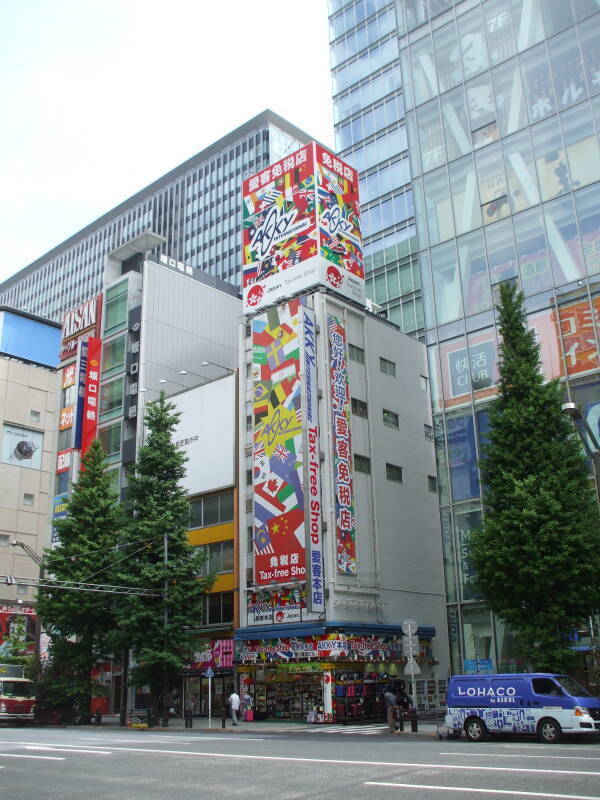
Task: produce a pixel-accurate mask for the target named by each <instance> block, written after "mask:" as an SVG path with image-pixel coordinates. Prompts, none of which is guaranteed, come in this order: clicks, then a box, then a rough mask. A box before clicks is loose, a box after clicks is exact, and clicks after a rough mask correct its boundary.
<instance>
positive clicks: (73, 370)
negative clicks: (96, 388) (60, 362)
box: [62, 364, 77, 389]
mask: <svg viewBox="0 0 600 800" xmlns="http://www.w3.org/2000/svg"><path fill="white" fill-rule="evenodd" d="M76 380H77V364H69V366H68V367H65V368H64V369H63V372H62V388H63V389H68V388H69V386H73V384H74V383H75V381H76Z"/></svg>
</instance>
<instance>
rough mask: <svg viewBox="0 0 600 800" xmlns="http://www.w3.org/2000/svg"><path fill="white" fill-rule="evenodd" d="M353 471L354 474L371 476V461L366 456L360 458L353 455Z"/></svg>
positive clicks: (355, 454)
mask: <svg viewBox="0 0 600 800" xmlns="http://www.w3.org/2000/svg"><path fill="white" fill-rule="evenodd" d="M354 469H355V470H356V472H363V473H364V474H365V475H370V474H371V459H370V458H368V456H361V455H359V454H358V453H354Z"/></svg>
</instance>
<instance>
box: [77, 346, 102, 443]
mask: <svg viewBox="0 0 600 800" xmlns="http://www.w3.org/2000/svg"><path fill="white" fill-rule="evenodd" d="M101 357H102V339H98V338H97V337H91V338H90V339H88V359H87V368H86V371H85V395H84V399H83V423H82V436H81V455H82V456H84V455H85V453H86V452H87V449H88V447H89V446H90V444H91V443H92V442H93V440H94V439H95V438H96V433H97V431H98V395H99V390H100V360H101Z"/></svg>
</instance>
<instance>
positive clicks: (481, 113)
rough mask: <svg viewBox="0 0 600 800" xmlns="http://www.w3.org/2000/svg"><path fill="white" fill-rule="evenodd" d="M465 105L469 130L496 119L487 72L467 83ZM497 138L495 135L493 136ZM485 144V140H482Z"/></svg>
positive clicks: (476, 128) (478, 128)
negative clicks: (469, 121)
mask: <svg viewBox="0 0 600 800" xmlns="http://www.w3.org/2000/svg"><path fill="white" fill-rule="evenodd" d="M466 89H467V105H468V107H469V119H470V120H471V130H472V131H477V130H480V129H481V128H483V127H484V126H486V125H489V124H490V123H491V122H495V121H496V106H495V103H494V94H493V91H492V83H491V80H490V76H489V74H487V75H482V76H481V77H479V78H476V79H475V80H474V81H471V82H470V83H468V84H467V87H466ZM495 138H496V139H497V138H498V137H497V136H496V137H495ZM483 144H485V142H483Z"/></svg>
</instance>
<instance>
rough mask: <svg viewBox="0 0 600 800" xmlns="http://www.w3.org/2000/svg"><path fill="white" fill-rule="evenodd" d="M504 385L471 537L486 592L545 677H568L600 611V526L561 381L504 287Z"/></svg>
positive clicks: (513, 293)
mask: <svg viewBox="0 0 600 800" xmlns="http://www.w3.org/2000/svg"><path fill="white" fill-rule="evenodd" d="M498 311H499V328H500V336H501V343H500V359H499V368H500V385H499V394H498V397H497V399H496V400H495V401H494V402H493V403H492V404H491V407H490V430H489V440H488V442H487V444H486V445H485V446H484V448H483V458H482V460H481V463H480V468H481V478H482V484H483V486H484V519H483V523H482V525H481V526H480V528H479V529H477V530H476V531H474V532H473V533H472V534H471V539H470V557H471V559H472V563H473V566H474V568H475V571H476V574H477V583H478V588H479V591H480V592H481V594H482V595H483V597H484V599H485V600H486V601H487V603H488V605H489V607H490V608H491V609H492V610H493V611H494V612H495V613H496V615H497V616H498V617H499V618H500V619H501V620H502V621H503V622H505V623H507V625H508V626H509V627H510V629H511V630H512V632H513V634H514V635H515V639H516V642H517V647H518V648H519V650H520V654H521V655H522V657H523V659H524V660H525V661H526V662H527V663H529V664H530V665H531V666H533V667H534V668H536V669H541V670H551V671H554V670H558V671H560V670H566V669H569V667H570V665H572V663H573V658H574V654H573V650H572V649H571V648H570V644H571V642H570V639H572V636H573V633H574V631H575V630H576V629H577V628H578V627H580V624H581V620H582V619H586V618H587V617H588V616H589V615H590V614H592V613H593V612H595V611H597V610H598V608H599V607H600V547H599V545H600V521H599V516H598V507H597V504H596V500H595V496H594V494H593V492H592V489H591V485H590V483H589V480H588V477H587V474H588V471H587V466H586V462H585V459H584V457H583V455H582V452H581V447H580V444H579V441H578V439H577V436H576V434H575V432H574V430H573V427H572V423H571V421H570V420H569V419H568V418H567V417H566V416H565V415H564V413H563V412H562V409H561V405H562V393H561V388H560V385H559V383H558V381H551V382H549V383H544V377H543V374H542V371H541V365H540V349H539V346H538V344H537V342H536V339H535V332H534V331H533V330H529V329H528V327H527V319H526V315H525V310H524V305H523V295H522V293H521V292H519V291H518V290H517V289H516V287H514V286H512V285H510V284H502V285H501V287H500V306H499V308H498Z"/></svg>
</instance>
